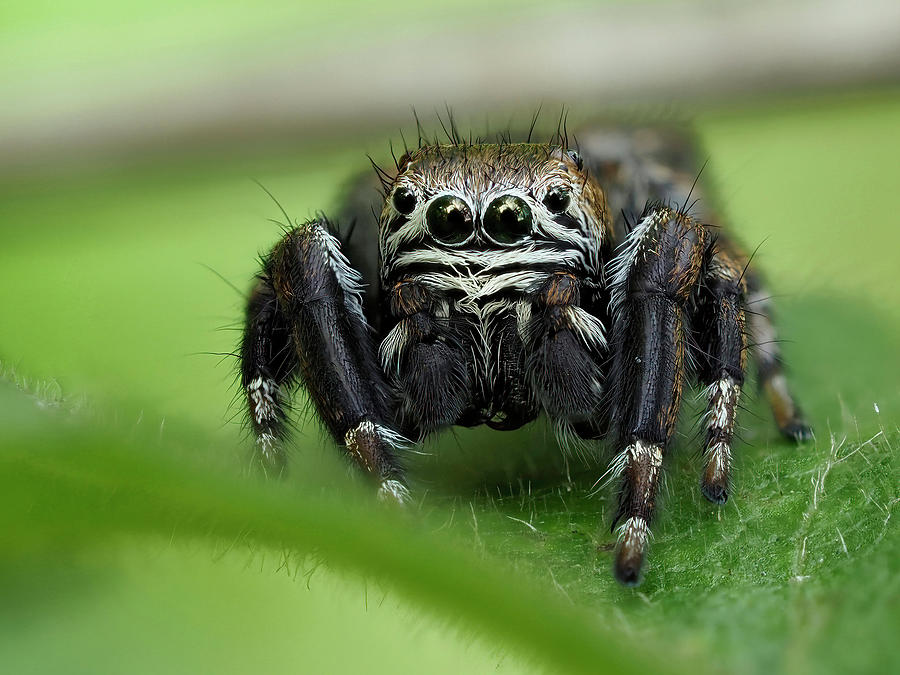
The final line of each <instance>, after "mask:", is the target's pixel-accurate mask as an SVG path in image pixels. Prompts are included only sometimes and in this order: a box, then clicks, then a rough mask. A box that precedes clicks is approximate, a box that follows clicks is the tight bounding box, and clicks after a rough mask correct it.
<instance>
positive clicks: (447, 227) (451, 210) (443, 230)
mask: <svg viewBox="0 0 900 675" xmlns="http://www.w3.org/2000/svg"><path fill="white" fill-rule="evenodd" d="M425 223H426V224H427V225H428V231H429V232H431V236H433V237H434V238H435V239H437V240H438V241H440V242H442V243H444V244H459V243H461V242H464V241H465V240H466V239H468V238H469V236H471V234H472V232H473V230H474V225H473V224H472V211H471V210H470V209H469V205H468V204H466V203H465V202H464V201H463V200H462V199H460V198H459V197H454V196H453V195H444V196H442V197H438V198H437V199H435V200H434V201H433V202H431V204H430V205H429V206H428V210H427V211H426V212H425Z"/></svg>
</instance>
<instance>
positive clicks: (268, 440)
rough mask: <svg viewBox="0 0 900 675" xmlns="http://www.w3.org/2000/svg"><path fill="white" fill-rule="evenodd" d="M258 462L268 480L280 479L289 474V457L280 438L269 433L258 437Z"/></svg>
mask: <svg viewBox="0 0 900 675" xmlns="http://www.w3.org/2000/svg"><path fill="white" fill-rule="evenodd" d="M256 461H257V463H258V465H259V468H260V469H261V470H262V472H263V475H264V476H266V478H280V477H282V476H284V475H285V474H286V473H287V457H286V456H285V453H284V448H283V447H282V445H281V442H280V441H279V440H278V438H277V437H276V436H275V435H273V434H271V433H268V432H263V433H261V434H259V436H257V437H256Z"/></svg>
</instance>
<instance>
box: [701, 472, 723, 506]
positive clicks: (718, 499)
mask: <svg viewBox="0 0 900 675" xmlns="http://www.w3.org/2000/svg"><path fill="white" fill-rule="evenodd" d="M700 492H702V493H703V496H704V497H706V498H707V499H708V500H709V501H711V502H712V503H713V504H724V503H725V502H727V501H728V486H727V485H723V484H721V483H711V482H707V480H706V478H704V479H703V480H702V481H700Z"/></svg>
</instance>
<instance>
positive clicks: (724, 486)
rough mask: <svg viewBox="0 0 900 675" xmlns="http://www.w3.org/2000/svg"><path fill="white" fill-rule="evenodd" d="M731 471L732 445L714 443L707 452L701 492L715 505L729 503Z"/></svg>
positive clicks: (701, 480)
mask: <svg viewBox="0 0 900 675" xmlns="http://www.w3.org/2000/svg"><path fill="white" fill-rule="evenodd" d="M730 471H731V446H730V444H728V443H725V442H719V443H713V444H712V445H711V446H710V447H709V448H708V449H707V451H706V468H705V469H704V470H703V477H702V478H701V479H700V491H701V492H702V493H703V496H704V497H706V498H707V499H708V500H709V501H711V502H712V503H713V504H724V503H725V502H726V501H728V487H729V486H728V483H729V474H730Z"/></svg>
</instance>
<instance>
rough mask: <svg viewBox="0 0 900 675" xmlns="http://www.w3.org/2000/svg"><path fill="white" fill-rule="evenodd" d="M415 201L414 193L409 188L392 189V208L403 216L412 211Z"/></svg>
mask: <svg viewBox="0 0 900 675" xmlns="http://www.w3.org/2000/svg"><path fill="white" fill-rule="evenodd" d="M416 201H417V200H416V194H415V193H414V192H413V191H412V190H410V189H409V188H405V187H399V188H397V189H396V190H394V208H395V209H397V210H398V211H399V212H400V213H402V214H403V215H404V216H407V215H409V214H410V213H412V212H413V209H414V208H416Z"/></svg>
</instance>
